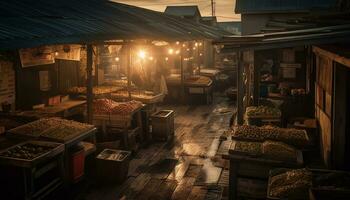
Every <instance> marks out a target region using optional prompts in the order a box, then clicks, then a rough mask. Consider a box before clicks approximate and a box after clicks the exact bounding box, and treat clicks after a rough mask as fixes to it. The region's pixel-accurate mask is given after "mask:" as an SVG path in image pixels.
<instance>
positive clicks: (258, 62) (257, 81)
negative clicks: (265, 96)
mask: <svg viewBox="0 0 350 200" xmlns="http://www.w3.org/2000/svg"><path fill="white" fill-rule="evenodd" d="M255 55H256V53H255V52H254V56H253V57H254V62H253V70H254V74H253V76H254V82H253V84H254V88H253V91H254V93H253V105H254V106H258V105H259V99H260V68H259V67H258V66H262V62H261V60H257V59H255V58H257V56H255Z"/></svg>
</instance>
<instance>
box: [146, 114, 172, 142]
mask: <svg viewBox="0 0 350 200" xmlns="http://www.w3.org/2000/svg"><path fill="white" fill-rule="evenodd" d="M151 118H152V137H153V139H155V140H163V141H164V140H165V141H166V140H169V139H171V138H173V137H174V111H173V110H161V111H159V112H156V113H154V114H153V115H152V116H151Z"/></svg>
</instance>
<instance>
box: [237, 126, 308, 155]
mask: <svg viewBox="0 0 350 200" xmlns="http://www.w3.org/2000/svg"><path fill="white" fill-rule="evenodd" d="M232 139H234V140H243V141H252V142H264V141H266V140H273V141H281V142H284V143H286V144H289V145H292V146H295V147H298V148H301V149H303V148H305V147H306V146H308V145H310V140H309V137H308V134H307V132H306V131H305V130H300V129H290V128H278V127H271V126H265V127H257V126H249V125H243V126H236V127H234V128H233V133H232Z"/></svg>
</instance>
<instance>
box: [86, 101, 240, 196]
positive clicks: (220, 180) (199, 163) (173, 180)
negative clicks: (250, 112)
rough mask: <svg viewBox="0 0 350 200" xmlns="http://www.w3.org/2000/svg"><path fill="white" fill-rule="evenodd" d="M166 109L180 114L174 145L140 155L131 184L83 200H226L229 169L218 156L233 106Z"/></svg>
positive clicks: (133, 166) (155, 145)
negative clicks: (223, 199) (224, 196)
mask: <svg viewBox="0 0 350 200" xmlns="http://www.w3.org/2000/svg"><path fill="white" fill-rule="evenodd" d="M161 109H172V110H174V111H175V138H174V140H173V141H172V142H171V143H168V144H165V143H152V144H150V145H149V146H148V147H145V148H143V149H140V151H139V152H138V153H137V154H136V155H135V157H134V159H133V160H132V161H131V163H130V168H129V174H128V177H129V178H128V180H127V181H126V182H124V183H123V184H122V185H119V186H114V187H111V188H110V189H109V190H106V189H103V190H97V189H90V190H89V192H88V193H87V194H86V196H85V197H84V199H96V198H94V197H97V196H99V195H97V194H100V195H102V197H103V198H101V196H99V197H100V198H98V199H118V198H121V199H159V200H161V199H222V194H223V191H224V187H226V186H227V181H228V180H226V179H227V177H226V175H227V169H225V168H226V167H227V163H225V161H223V160H222V159H221V157H220V156H218V155H217V151H218V149H219V146H220V144H221V143H222V141H221V140H220V136H221V135H223V133H224V131H225V130H227V129H228V126H229V121H230V118H231V116H232V114H233V113H234V111H235V110H234V106H233V105H232V104H229V102H228V101H227V100H226V98H222V97H216V98H215V102H214V103H213V105H210V106H206V105H200V106H186V105H178V106H174V105H169V106H163V107H162V108H161ZM225 174H226V175H225ZM225 184H226V185H225ZM101 193H103V194H101Z"/></svg>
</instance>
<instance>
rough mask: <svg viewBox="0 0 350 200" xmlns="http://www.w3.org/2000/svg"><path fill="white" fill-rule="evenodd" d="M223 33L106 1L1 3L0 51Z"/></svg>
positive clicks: (211, 36)
mask: <svg viewBox="0 0 350 200" xmlns="http://www.w3.org/2000/svg"><path fill="white" fill-rule="evenodd" d="M221 34H222V33H221V32H220V31H218V30H216V29H215V28H213V27H210V26H205V25H202V24H198V23H195V22H191V21H189V20H185V19H181V18H178V17H175V16H168V15H165V14H163V13H160V12H155V11H151V10H147V9H143V8H138V7H134V6H129V5H125V4H120V3H115V2H111V1H108V0H50V1H48V0H2V1H0V49H15V48H24V47H34V46H39V45H45V44H62V43H86V42H97V41H103V40H112V39H167V40H190V39H205V38H207V39H214V38H219V37H221Z"/></svg>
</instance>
